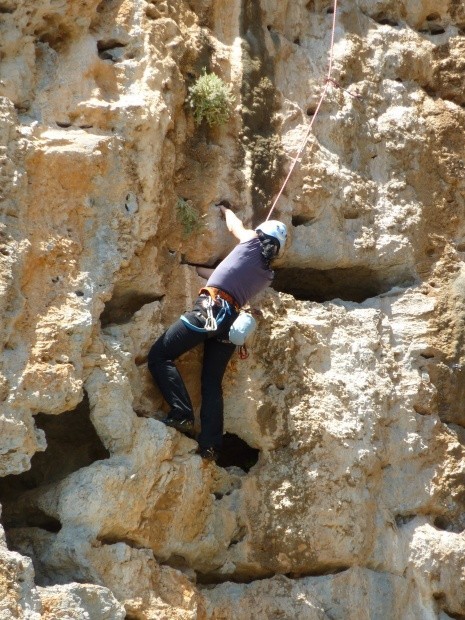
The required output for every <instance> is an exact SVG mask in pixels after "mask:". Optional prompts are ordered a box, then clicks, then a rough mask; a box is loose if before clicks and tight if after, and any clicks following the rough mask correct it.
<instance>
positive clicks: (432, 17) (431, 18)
mask: <svg viewBox="0 0 465 620" xmlns="http://www.w3.org/2000/svg"><path fill="white" fill-rule="evenodd" d="M438 19H441V16H440V15H439V13H430V14H429V15H427V16H426V21H427V22H435V21H437V20H438Z"/></svg>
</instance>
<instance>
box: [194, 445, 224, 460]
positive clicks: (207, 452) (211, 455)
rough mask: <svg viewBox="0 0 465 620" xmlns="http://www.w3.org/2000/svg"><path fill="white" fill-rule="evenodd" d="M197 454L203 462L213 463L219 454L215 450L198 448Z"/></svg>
mask: <svg viewBox="0 0 465 620" xmlns="http://www.w3.org/2000/svg"><path fill="white" fill-rule="evenodd" d="M197 454H199V455H200V456H201V457H202V458H203V459H204V460H205V461H213V462H216V461H217V460H218V457H219V456H220V453H219V452H218V451H217V450H215V448H199V449H198V450H197Z"/></svg>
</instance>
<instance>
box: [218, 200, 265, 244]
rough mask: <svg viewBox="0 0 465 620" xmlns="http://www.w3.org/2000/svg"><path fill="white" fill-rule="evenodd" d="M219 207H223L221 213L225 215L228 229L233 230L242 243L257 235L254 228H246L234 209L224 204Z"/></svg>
mask: <svg viewBox="0 0 465 620" xmlns="http://www.w3.org/2000/svg"><path fill="white" fill-rule="evenodd" d="M219 207H220V209H221V213H222V214H223V215H224V219H225V220H226V226H227V227H228V230H229V231H230V232H232V234H233V235H234V236H235V237H236V239H239V242H240V243H242V242H243V241H249V239H253V238H254V237H256V236H257V233H256V232H255V231H254V230H251V229H250V228H244V225H243V223H242V222H241V220H240V219H239V218H238V217H237V215H236V214H235V213H234V212H233V211H231V209H228V208H226V207H224V206H223V205H219Z"/></svg>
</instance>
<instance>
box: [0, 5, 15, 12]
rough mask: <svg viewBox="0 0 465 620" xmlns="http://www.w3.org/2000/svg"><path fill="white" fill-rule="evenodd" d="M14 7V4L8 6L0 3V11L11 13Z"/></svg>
mask: <svg viewBox="0 0 465 620" xmlns="http://www.w3.org/2000/svg"><path fill="white" fill-rule="evenodd" d="M15 10H16V8H15V7H14V6H10V5H9V4H3V3H2V4H0V13H6V14H11V13H14V12H15Z"/></svg>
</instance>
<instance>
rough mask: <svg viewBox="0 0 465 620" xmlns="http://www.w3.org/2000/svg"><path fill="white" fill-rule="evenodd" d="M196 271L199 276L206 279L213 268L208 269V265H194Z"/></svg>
mask: <svg viewBox="0 0 465 620" xmlns="http://www.w3.org/2000/svg"><path fill="white" fill-rule="evenodd" d="M196 271H197V275H199V276H200V277H201V278H204V279H205V280H208V278H209V277H210V276H211V275H212V273H213V272H214V271H215V270H214V269H210V268H209V267H196Z"/></svg>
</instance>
